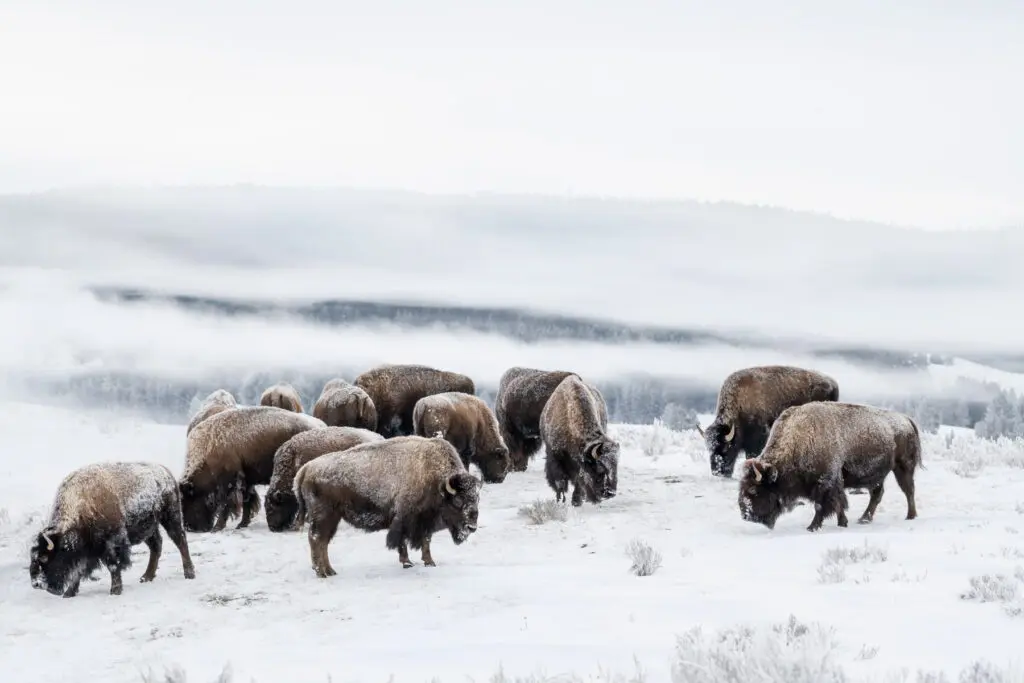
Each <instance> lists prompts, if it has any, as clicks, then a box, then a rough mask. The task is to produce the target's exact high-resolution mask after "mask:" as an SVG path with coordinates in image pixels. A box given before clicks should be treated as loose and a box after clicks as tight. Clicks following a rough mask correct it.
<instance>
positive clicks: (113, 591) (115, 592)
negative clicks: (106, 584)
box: [110, 586, 121, 595]
mask: <svg viewBox="0 0 1024 683" xmlns="http://www.w3.org/2000/svg"><path fill="white" fill-rule="evenodd" d="M110 594H111V595H120V594H121V587H120V586H111V587H110Z"/></svg>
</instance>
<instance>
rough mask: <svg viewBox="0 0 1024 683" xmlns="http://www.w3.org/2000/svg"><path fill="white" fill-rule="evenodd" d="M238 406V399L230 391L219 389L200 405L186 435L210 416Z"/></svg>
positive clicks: (186, 430)
mask: <svg viewBox="0 0 1024 683" xmlns="http://www.w3.org/2000/svg"><path fill="white" fill-rule="evenodd" d="M237 406H238V401H236V400H235V397H234V396H232V395H231V392H230V391H227V390H226V389H217V390H216V391H214V392H213V393H211V394H210V395H209V396H207V397H206V399H205V400H204V401H203V405H201V406H199V410H197V411H196V414H195V415H193V416H192V420H191V421H190V422H189V423H188V427H187V428H186V429H185V435H186V436H188V435H189V434H191V433H192V430H193V429H195V427H196V425H197V424H199V423H200V422H202V421H203V420H205V419H206V418H208V417H211V416H213V415H216V414H217V413H219V412H222V411H224V410H227V409H228V408H235V407H237Z"/></svg>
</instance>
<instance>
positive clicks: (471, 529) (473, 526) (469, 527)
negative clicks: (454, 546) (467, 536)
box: [466, 524, 476, 533]
mask: <svg viewBox="0 0 1024 683" xmlns="http://www.w3.org/2000/svg"><path fill="white" fill-rule="evenodd" d="M466 531H468V532H470V533H473V532H474V531H476V524H467V525H466Z"/></svg>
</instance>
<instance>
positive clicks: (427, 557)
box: [420, 536, 437, 567]
mask: <svg viewBox="0 0 1024 683" xmlns="http://www.w3.org/2000/svg"><path fill="white" fill-rule="evenodd" d="M420 559H422V560H423V566H424V567H436V566H437V565H436V564H434V557H433V556H432V555H431V554H430V536H424V537H423V549H422V550H421V551H420Z"/></svg>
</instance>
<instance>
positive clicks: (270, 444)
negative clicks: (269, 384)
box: [180, 406, 327, 532]
mask: <svg viewBox="0 0 1024 683" xmlns="http://www.w3.org/2000/svg"><path fill="white" fill-rule="evenodd" d="M326 426H327V425H325V424H324V423H323V421H322V420H318V419H316V418H315V417H313V416H312V415H306V414H304V413H299V412H292V411H290V410H286V409H283V408H274V407H271V406H242V407H238V408H234V409H233V410H226V411H224V412H222V413H218V414H217V415H214V416H213V417H211V418H209V419H207V420H204V421H203V422H201V423H199V424H198V425H196V428H195V429H193V430H192V433H191V434H189V435H188V439H187V448H186V453H185V469H184V472H183V473H182V476H181V483H180V488H181V502H182V511H183V513H184V517H185V528H187V529H188V530H189V531H195V532H201V531H211V530H212V531H220V530H221V529H223V528H224V526H225V525H226V524H227V520H228V517H229V516H231V517H234V516H237V515H238V514H241V515H242V519H241V521H240V522H239V524H238V527H239V528H242V527H246V526H248V525H249V522H250V521H251V520H252V516H253V515H254V514H256V513H257V512H259V508H260V499H259V496H258V495H257V493H256V488H255V487H256V486H257V485H260V484H268V483H270V476H271V474H272V472H273V468H274V453H276V452H277V449H278V448H280V447H281V444H283V443H284V442H285V441H287V440H288V439H290V438H292V437H293V436H295V435H296V434H299V433H300V432H304V431H306V430H309V429H317V428H323V427H326Z"/></svg>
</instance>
